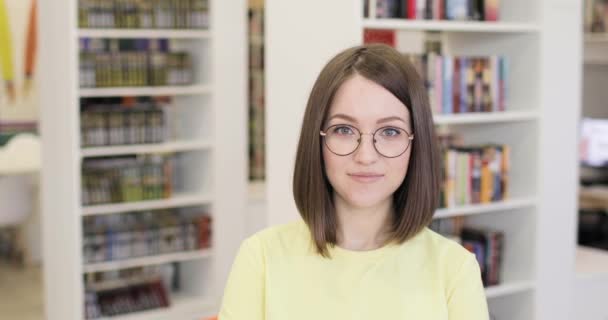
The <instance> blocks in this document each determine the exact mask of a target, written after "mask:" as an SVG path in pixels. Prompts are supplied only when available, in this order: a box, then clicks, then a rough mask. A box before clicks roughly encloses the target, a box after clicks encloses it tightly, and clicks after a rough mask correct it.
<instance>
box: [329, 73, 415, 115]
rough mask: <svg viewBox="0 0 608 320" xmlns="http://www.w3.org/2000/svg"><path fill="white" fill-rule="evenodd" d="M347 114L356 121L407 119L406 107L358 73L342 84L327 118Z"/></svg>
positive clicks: (389, 93) (382, 88)
mask: <svg viewBox="0 0 608 320" xmlns="http://www.w3.org/2000/svg"><path fill="white" fill-rule="evenodd" d="M342 116H347V117H349V118H351V119H349V120H351V121H352V120H355V121H356V122H368V121H372V122H376V121H378V120H381V119H384V118H387V117H398V118H402V119H403V120H406V121H407V120H408V119H409V111H408V109H407V107H406V106H405V105H404V104H403V103H402V102H401V101H400V100H399V99H397V97H395V96H394V95H393V94H392V93H391V92H389V91H388V90H386V89H385V88H384V87H382V86H380V85H379V84H377V83H375V82H373V81H371V80H368V79H366V78H364V77H361V76H359V75H355V76H353V77H352V78H350V79H348V80H347V81H345V82H344V84H342V86H341V87H340V88H339V89H338V91H337V92H336V95H335V97H334V100H333V103H332V105H331V107H330V110H329V114H328V120H330V119H331V118H332V117H341V118H344V117H342Z"/></svg>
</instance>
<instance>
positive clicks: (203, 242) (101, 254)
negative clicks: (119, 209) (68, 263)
mask: <svg viewBox="0 0 608 320" xmlns="http://www.w3.org/2000/svg"><path fill="white" fill-rule="evenodd" d="M83 230H84V242H83V243H84V244H83V252H84V254H83V257H84V262H85V263H94V262H103V261H113V260H122V259H129V258H135V257H142V256H152V255H158V254H166V253H173V252H182V251H194V250H199V249H205V248H209V247H211V217H210V216H209V215H207V214H201V213H196V214H194V215H193V214H192V213H188V214H184V213H182V212H179V211H172V210H166V211H158V212H150V211H147V212H137V213H128V214H121V215H110V216H96V217H90V218H89V219H85V220H84V222H83Z"/></svg>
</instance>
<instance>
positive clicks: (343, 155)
mask: <svg viewBox="0 0 608 320" xmlns="http://www.w3.org/2000/svg"><path fill="white" fill-rule="evenodd" d="M342 126H344V127H349V128H353V129H355V130H356V132H357V133H358V134H359V138H358V139H357V147H356V148H355V149H353V151H351V152H349V153H346V154H340V153H336V152H334V151H333V150H331V148H330V147H329V145H328V144H327V133H328V132H329V131H330V129H332V128H335V127H342ZM388 128H391V129H399V130H401V131H403V132H405V134H406V135H407V138H408V144H407V147H405V149H404V150H403V152H401V153H400V154H398V155H396V156H392V157H389V156H386V155H384V154H383V153H382V152H380V151H379V150H378V148H377V147H376V138H375V136H376V132H378V131H380V130H383V129H388ZM320 135H321V137H323V140H324V143H325V146H326V147H327V149H328V150H329V151H330V152H331V153H333V154H335V155H337V156H341V157H345V156H348V155H351V154H353V153H355V151H357V149H359V147H360V146H361V138H362V137H363V136H364V135H371V136H372V140H373V145H374V149H375V150H376V152H378V154H379V155H381V156H383V157H385V158H397V157H400V156H401V155H403V154H404V153H405V152H406V151H407V150H408V149H409V148H410V146H411V145H412V143H411V142H412V140H414V134H413V133H409V132H407V131H406V130H405V129H401V128H397V127H394V126H385V127H381V128H378V129H376V130H375V131H374V132H371V133H363V132H361V130H359V129H358V128H357V127H354V126H351V125H347V124H336V125H333V126H329V127H327V129H325V131H323V130H321V131H320Z"/></svg>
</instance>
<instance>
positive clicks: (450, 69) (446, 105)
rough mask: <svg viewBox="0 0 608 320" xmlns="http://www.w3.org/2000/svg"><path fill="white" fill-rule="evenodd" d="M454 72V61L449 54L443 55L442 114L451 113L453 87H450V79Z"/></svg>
mask: <svg viewBox="0 0 608 320" xmlns="http://www.w3.org/2000/svg"><path fill="white" fill-rule="evenodd" d="M453 74H454V63H453V59H452V57H450V56H444V57H443V86H442V90H443V113H444V114H452V113H453V108H452V107H453V106H452V96H453V87H452V84H453V83H452V79H453Z"/></svg>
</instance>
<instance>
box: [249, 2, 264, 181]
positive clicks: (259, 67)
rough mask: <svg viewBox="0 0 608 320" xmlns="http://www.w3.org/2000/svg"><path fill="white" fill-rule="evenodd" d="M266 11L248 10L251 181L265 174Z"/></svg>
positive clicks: (261, 177)
mask: <svg viewBox="0 0 608 320" xmlns="http://www.w3.org/2000/svg"><path fill="white" fill-rule="evenodd" d="M263 37H264V10H263V9H262V8H251V9H250V10H249V180H252V181H256V180H264V177H265V161H266V160H265V157H266V155H265V148H266V144H265V129H264V128H265V121H264V118H265V107H264V104H265V101H264V99H265V98H264V41H263Z"/></svg>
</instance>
